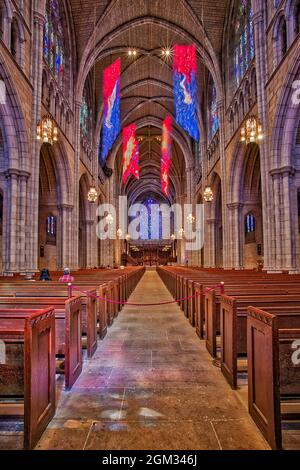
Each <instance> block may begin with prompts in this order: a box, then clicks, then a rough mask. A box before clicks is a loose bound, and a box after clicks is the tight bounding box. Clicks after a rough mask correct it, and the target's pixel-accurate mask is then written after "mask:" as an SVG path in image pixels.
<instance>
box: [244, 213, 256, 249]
mask: <svg viewBox="0 0 300 470" xmlns="http://www.w3.org/2000/svg"><path fill="white" fill-rule="evenodd" d="M255 230H256V220H255V217H254V215H253V214H251V213H250V214H247V215H246V217H245V237H246V243H253V242H255Z"/></svg>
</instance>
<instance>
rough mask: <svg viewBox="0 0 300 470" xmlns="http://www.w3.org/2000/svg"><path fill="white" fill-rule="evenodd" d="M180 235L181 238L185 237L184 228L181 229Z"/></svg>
mask: <svg viewBox="0 0 300 470" xmlns="http://www.w3.org/2000/svg"><path fill="white" fill-rule="evenodd" d="M178 234H179V236H180V238H182V237H183V235H184V228H180V229H179V230H178Z"/></svg>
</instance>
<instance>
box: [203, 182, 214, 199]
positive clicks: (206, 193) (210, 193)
mask: <svg viewBox="0 0 300 470" xmlns="http://www.w3.org/2000/svg"><path fill="white" fill-rule="evenodd" d="M203 199H204V201H205V202H212V201H213V200H214V193H213V190H212V189H211V187H210V186H206V188H205V190H204V193H203Z"/></svg>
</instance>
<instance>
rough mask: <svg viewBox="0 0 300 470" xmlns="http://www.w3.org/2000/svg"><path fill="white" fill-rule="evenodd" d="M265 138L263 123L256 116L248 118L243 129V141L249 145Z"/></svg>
mask: <svg viewBox="0 0 300 470" xmlns="http://www.w3.org/2000/svg"><path fill="white" fill-rule="evenodd" d="M263 138H264V134H263V129H262V125H261V124H260V122H259V121H258V119H256V117H255V116H250V117H249V118H248V119H246V121H245V122H244V124H243V127H242V129H241V142H243V143H245V144H246V145H248V144H250V143H257V142H260V141H261V140H263Z"/></svg>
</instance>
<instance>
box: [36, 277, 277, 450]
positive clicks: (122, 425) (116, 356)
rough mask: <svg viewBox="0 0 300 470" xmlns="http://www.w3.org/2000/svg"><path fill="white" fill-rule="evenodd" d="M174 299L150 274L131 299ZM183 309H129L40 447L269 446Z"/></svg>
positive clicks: (62, 401) (63, 402)
mask: <svg viewBox="0 0 300 470" xmlns="http://www.w3.org/2000/svg"><path fill="white" fill-rule="evenodd" d="M160 300H163V301H164V300H166V301H168V300H171V296H170V294H169V292H168V291H167V289H166V288H165V286H164V284H163V283H162V281H161V280H160V278H159V276H158V274H157V273H156V272H155V271H146V273H145V275H144V276H143V278H142V279H141V281H140V282H139V284H138V286H137V287H136V289H135V291H134V292H133V294H132V296H131V297H130V299H129V301H130V302H133V303H152V302H158V301H160ZM240 393H241V392H240V391H239V392H236V391H233V390H231V388H230V387H229V385H228V384H227V383H226V381H225V379H224V378H223V376H222V374H221V372H220V370H219V369H218V368H216V367H214V366H213V364H212V360H211V358H210V356H209V354H208V353H207V351H206V349H205V346H204V341H200V340H199V338H198V337H197V336H196V334H195V331H194V330H193V328H191V326H190V325H189V323H188V321H187V320H186V318H185V317H184V315H183V313H182V312H181V311H180V308H179V307H178V306H177V305H176V304H172V305H167V306H163V307H146V308H145V307H143V308H136V307H132V306H125V307H124V309H123V310H122V312H121V313H120V314H119V317H118V319H117V320H116V321H115V322H114V324H113V326H112V327H111V328H109V330H108V334H107V336H106V338H105V340H104V341H103V342H102V343H100V345H99V346H98V350H97V351H96V353H95V355H94V357H93V358H92V359H90V360H87V361H85V365H84V370H83V372H82V374H81V376H80V377H79V378H78V380H77V382H76V383H75V384H74V386H73V388H72V390H71V391H70V392H65V391H63V390H61V391H60V396H59V402H58V407H57V411H56V415H55V418H54V419H53V420H52V422H51V423H50V425H49V426H48V429H47V430H46V432H45V433H44V435H43V437H42V439H41V440H40V442H39V444H38V446H37V449H43V450H47V449H49V450H50V449H51V450H53V449H64V450H68V449H86V450H95V449H97V450H100V449H111V450H116V449H123V450H124V449H125V450H126V449H129V450H130V449H134V450H136V449H154V450H156V449H158V450H159V449H171V450H176V449H177V450H178V449H183V450H185V449H204V450H209V449H216V450H218V449H268V448H269V447H268V445H267V444H266V443H265V441H264V439H263V438H262V436H261V434H260V432H259V431H258V429H257V428H256V426H255V425H254V424H253V422H252V420H251V418H250V417H249V415H248V412H247V406H246V404H245V403H243V401H242V398H241V395H240Z"/></svg>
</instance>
